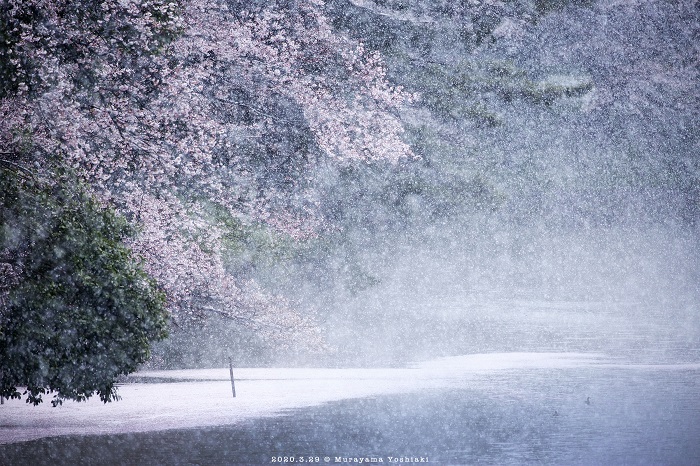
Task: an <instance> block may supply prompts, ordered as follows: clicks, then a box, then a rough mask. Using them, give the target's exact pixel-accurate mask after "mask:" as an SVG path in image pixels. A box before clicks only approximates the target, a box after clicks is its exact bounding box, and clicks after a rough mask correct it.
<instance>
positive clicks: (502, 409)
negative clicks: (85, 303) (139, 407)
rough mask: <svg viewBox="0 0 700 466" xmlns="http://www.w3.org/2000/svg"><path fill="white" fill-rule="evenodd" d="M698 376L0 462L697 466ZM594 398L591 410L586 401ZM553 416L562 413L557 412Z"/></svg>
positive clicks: (494, 380)
mask: <svg viewBox="0 0 700 466" xmlns="http://www.w3.org/2000/svg"><path fill="white" fill-rule="evenodd" d="M699 394H700V371H699V370H697V369H689V370H680V369H679V370H668V369H665V370H659V369H654V368H633V367H631V366H630V367H615V368H596V367H582V368H576V369H545V370H543V369H517V370H511V371H503V372H497V373H491V374H488V375H482V376H480V377H477V378H473V379H469V380H468V381H467V380H465V383H464V386H463V387H454V388H450V389H449V390H435V391H425V392H422V393H414V394H404V395H396V396H387V397H378V398H370V399H359V400H348V401H342V402H334V403H330V404H327V405H325V406H322V407H318V408H308V409H301V410H295V411H292V412H289V413H286V414H285V415H283V416H280V417H277V418H267V419H259V420H256V421H254V422H250V423H247V424H245V425H240V426H232V427H218V428H207V429H191V430H176V431H166V432H152V433H147V434H129V435H116V436H100V437H63V438H54V439H44V440H38V441H33V442H27V443H23V444H15V445H6V446H3V447H0V463H1V464H270V463H271V458H272V456H275V455H284V456H295V457H300V456H302V455H304V456H307V455H313V456H319V457H320V458H321V462H322V463H323V457H324V456H328V457H329V458H330V460H331V461H330V462H331V464H332V463H333V462H334V461H335V457H337V456H340V457H359V456H361V457H367V456H369V457H376V458H379V457H381V458H383V459H384V461H387V458H388V456H393V457H397V456H416V457H420V456H422V457H426V456H427V457H429V459H430V461H431V463H433V464H475V463H479V464H499V465H500V464H533V463H535V464H688V465H692V464H700V442H698V439H700V422H698V421H699V420H700V403H699V402H698V395H699ZM587 397H590V404H586V403H585V400H586V399H587ZM555 413H556V414H555Z"/></svg>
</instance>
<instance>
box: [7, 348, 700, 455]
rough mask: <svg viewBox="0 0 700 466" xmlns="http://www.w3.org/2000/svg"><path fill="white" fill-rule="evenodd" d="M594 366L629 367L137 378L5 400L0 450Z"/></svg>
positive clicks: (428, 366)
mask: <svg viewBox="0 0 700 466" xmlns="http://www.w3.org/2000/svg"><path fill="white" fill-rule="evenodd" d="M594 366H595V367H630V366H627V365H623V364H619V363H618V362H616V361H615V360H613V359H611V358H607V357H605V356H604V355H601V354H582V353H502V354H479V355H467V356H457V357H447V358H440V359H434V360H431V361H426V362H422V363H417V364H414V365H412V366H410V367H406V368H390V369H378V368H372V369H369V368H362V369H329V368H234V379H235V390H236V397H235V398H234V397H233V396H232V389H231V381H230V375H229V368H221V369H197V370H177V371H150V372H138V373H137V374H135V375H136V376H138V380H140V381H145V383H143V382H141V383H125V384H121V385H120V386H119V395H120V396H121V400H119V401H118V402H112V403H107V404H104V403H102V402H101V401H100V400H99V399H94V398H93V399H90V400H88V401H87V402H81V403H77V402H64V403H63V405H62V406H59V407H56V408H54V407H52V406H51V404H50V403H46V402H44V403H43V404H41V405H39V406H37V407H33V406H30V405H27V403H26V402H25V400H5V403H4V405H2V406H0V444H6V443H14V442H23V441H28V440H33V439H38V438H42V437H53V436H60V435H97V434H118V433H127V432H146V431H156V430H167V429H181V428H196V427H208V426H225V425H232V424H238V423H241V422H243V421H246V420H250V419H254V418H260V417H267V416H276V415H280V414H284V413H285V412H289V411H290V410H293V409H296V408H303V407H310V406H318V405H320V404H323V403H327V402H332V401H338V400H345V399H357V398H364V397H373V396H380V395H392V394H401V393H410V392H416V391H424V390H431V389H443V388H451V387H455V388H465V387H469V386H470V383H472V382H475V381H478V380H479V378H481V379H483V378H484V376H487V377H488V374H492V373H493V374H495V373H498V372H503V371H509V370H518V369H527V370H538V369H542V370H552V369H555V370H556V369H569V368H585V367H594ZM685 366H687V367H685ZM685 366H683V367H680V366H678V365H673V366H672V365H668V366H635V368H637V369H644V368H645V367H647V368H649V369H653V370H658V369H663V368H668V369H674V370H678V369H689V370H700V364H690V365H685ZM151 381H152V382H151Z"/></svg>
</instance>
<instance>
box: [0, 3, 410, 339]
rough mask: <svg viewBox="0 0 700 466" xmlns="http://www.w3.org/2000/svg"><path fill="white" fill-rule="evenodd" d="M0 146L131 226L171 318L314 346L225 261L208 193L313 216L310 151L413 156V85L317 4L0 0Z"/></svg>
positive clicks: (312, 221) (290, 223) (297, 232)
mask: <svg viewBox="0 0 700 466" xmlns="http://www.w3.org/2000/svg"><path fill="white" fill-rule="evenodd" d="M0 20H1V24H2V26H1V27H2V28H3V29H2V31H0V38H1V40H2V41H3V43H2V44H0V59H2V63H3V65H2V67H1V70H0V77H2V78H3V79H2V81H3V83H2V84H0V86H1V87H0V111H2V114H3V116H4V117H3V119H2V121H1V122H0V151H1V152H2V153H3V156H2V160H3V163H4V164H5V165H10V164H11V165H15V166H17V167H21V168H22V169H24V170H31V171H32V172H34V173H35V174H36V175H37V176H39V177H44V178H47V179H49V178H50V176H51V172H50V170H51V167H52V166H54V165H55V164H56V163H58V164H61V165H63V166H68V167H70V168H71V169H72V170H74V171H75V172H76V173H77V174H78V176H79V177H80V178H81V179H82V180H84V181H85V182H86V183H87V184H88V185H89V186H90V188H91V190H92V191H93V193H94V194H95V195H97V197H98V198H99V199H100V201H101V202H102V203H103V204H104V205H108V206H111V207H113V208H116V209H117V210H118V211H119V212H121V213H122V214H123V215H125V216H126V217H127V218H128V219H129V220H130V221H131V222H133V223H134V224H136V225H138V228H139V234H138V235H137V236H136V238H135V239H133V240H132V242H131V244H130V247H131V248H132V250H133V251H135V252H136V253H137V254H139V255H141V256H142V257H143V258H144V259H145V268H146V270H147V271H148V272H149V274H151V275H152V276H153V277H155V278H156V280H157V281H158V283H159V284H160V286H162V287H163V289H164V290H165V292H166V296H167V300H168V305H169V309H170V310H171V312H172V316H173V319H174V320H175V321H176V322H177V321H178V320H181V319H188V318H201V317H202V316H203V315H206V314H207V313H210V312H214V313H220V314H223V315H226V316H228V317H230V318H233V319H235V320H237V321H240V323H241V324H242V325H246V326H248V327H250V328H253V329H256V330H257V331H258V332H259V333H260V334H261V335H262V336H264V337H267V338H268V340H269V341H273V342H276V343H277V344H289V345H295V346H304V347H310V348H314V347H316V348H318V347H321V346H322V344H323V343H322V339H321V338H320V334H319V332H318V329H316V327H315V326H314V325H313V322H312V321H311V320H310V319H308V318H306V317H304V316H303V315H300V314H299V313H297V312H295V311H294V310H293V309H292V307H291V306H289V305H288V304H287V303H285V302H284V300H282V299H281V298H278V297H274V296H269V295H267V294H265V292H264V291H263V290H261V289H260V288H259V287H258V286H257V285H256V284H255V283H252V282H249V281H244V280H241V279H239V278H237V277H234V276H232V275H231V274H229V273H228V272H227V271H226V267H225V263H224V260H223V258H222V253H223V243H222V237H223V235H224V234H225V226H224V225H223V224H222V223H221V222H218V221H216V220H215V218H216V217H215V216H213V215H211V211H212V209H223V210H224V211H225V212H226V215H228V216H230V217H232V218H235V219H237V220H239V221H241V222H244V223H251V222H262V223H264V224H266V225H268V226H269V227H270V228H274V229H276V230H278V231H280V232H283V233H284V234H287V235H290V236H292V237H296V238H302V237H305V236H308V235H311V234H313V232H314V231H317V230H318V229H319V228H323V223H324V222H323V219H322V218H321V217H320V216H319V215H318V210H317V203H316V202H315V201H314V194H313V190H312V189H311V183H310V181H311V177H312V176H313V173H314V167H315V166H317V165H319V164H329V163H330V164H341V165H343V164H354V163H358V162H368V161H372V160H388V161H390V162H396V161H398V160H400V159H403V158H407V157H412V153H411V150H410V147H409V146H408V145H407V144H406V143H405V142H404V141H403V140H402V132H403V130H402V126H401V122H400V120H399V118H398V116H397V115H398V111H399V109H400V108H401V107H402V106H404V105H406V104H408V103H410V101H411V100H412V99H413V96H412V95H410V94H409V93H407V92H405V91H404V90H403V89H401V88H400V87H397V86H393V85H392V84H391V83H390V82H389V81H388V79H387V77H386V71H385V68H384V65H383V63H382V60H381V57H380V56H379V55H378V54H377V53H375V52H372V51H370V50H367V49H366V48H365V47H364V46H363V44H362V43H360V42H358V41H355V40H351V39H349V38H348V37H346V36H344V35H341V34H338V33H337V32H336V31H334V30H333V28H332V27H331V25H330V24H329V21H328V19H327V18H326V17H325V16H324V15H323V2H321V1H319V0H299V1H296V2H293V3H292V4H287V3H286V2H282V1H280V2H266V3H263V4H260V5H257V4H255V3H251V4H247V5H243V4H242V2H239V3H236V2H228V3H223V2H222V3H217V2H208V1H205V0H182V1H179V2H174V1H168V0H100V1H97V0H8V1H6V2H3V5H2V7H0Z"/></svg>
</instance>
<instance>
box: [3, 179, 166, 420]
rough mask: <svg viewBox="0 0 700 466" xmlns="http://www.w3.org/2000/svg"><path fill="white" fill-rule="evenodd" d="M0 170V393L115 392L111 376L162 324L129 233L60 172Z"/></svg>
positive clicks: (161, 309)
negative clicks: (47, 177)
mask: <svg viewBox="0 0 700 466" xmlns="http://www.w3.org/2000/svg"><path fill="white" fill-rule="evenodd" d="M0 176H1V178H2V183H0V268H2V274H0V396H4V397H9V398H19V397H20V393H19V391H18V390H17V387H26V392H25V394H26V395H27V402H28V403H33V404H35V405H36V404H39V403H41V402H42V395H43V394H46V393H49V392H54V393H55V396H54V399H53V401H52V404H53V405H54V406H55V405H57V404H60V403H61V402H62V400H64V399H70V400H77V401H82V400H85V399H87V398H89V397H90V396H92V395H93V394H97V395H99V397H100V399H101V400H102V401H104V402H108V401H111V400H113V399H116V398H117V395H116V388H115V380H116V378H117V377H118V376H119V375H120V374H126V373H129V372H133V371H134V370H136V368H137V366H138V365H139V364H141V363H142V362H144V361H145V360H146V359H147V358H148V356H149V348H150V344H151V342H153V341H154V340H159V339H162V338H164V337H165V336H166V329H167V322H168V315H167V313H166V311H165V297H164V294H163V293H162V292H161V291H160V290H159V289H158V287H157V285H156V283H155V282H154V280H153V279H151V278H150V277H149V276H148V275H147V274H146V273H145V272H144V271H143V269H142V266H141V264H140V261H139V260H138V259H137V257H135V255H134V254H133V253H132V251H131V250H130V249H129V248H127V247H126V246H125V245H124V244H123V241H124V240H125V239H126V238H129V237H131V236H133V234H134V231H133V230H132V229H131V228H130V227H129V226H128V224H127V222H126V221H125V220H124V218H123V217H120V216H118V215H116V214H115V212H114V211H113V210H112V209H109V208H105V207H103V206H101V205H100V204H99V203H98V202H97V201H96V200H95V198H94V197H93V196H91V195H89V194H88V193H87V192H86V191H85V189H84V188H83V187H82V186H80V185H79V184H78V183H77V182H76V181H75V179H74V178H73V177H71V176H70V175H68V174H66V173H58V174H57V176H56V177H55V178H54V179H53V180H51V182H46V181H40V180H37V179H33V178H31V177H27V176H25V175H24V174H23V172H20V171H16V170H10V169H7V168H0Z"/></svg>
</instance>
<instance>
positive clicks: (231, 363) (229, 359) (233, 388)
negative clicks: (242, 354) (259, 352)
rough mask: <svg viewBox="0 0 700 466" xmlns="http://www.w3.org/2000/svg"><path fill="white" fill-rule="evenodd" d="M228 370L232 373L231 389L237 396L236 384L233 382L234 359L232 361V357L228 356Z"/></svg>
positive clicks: (234, 395)
mask: <svg viewBox="0 0 700 466" xmlns="http://www.w3.org/2000/svg"><path fill="white" fill-rule="evenodd" d="M228 370H229V373H230V374H231V391H232V392H233V397H234V398H236V385H235V384H234V382H233V361H231V358H228Z"/></svg>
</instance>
